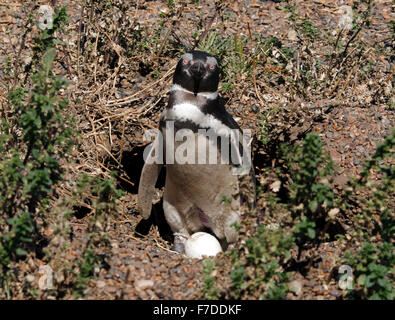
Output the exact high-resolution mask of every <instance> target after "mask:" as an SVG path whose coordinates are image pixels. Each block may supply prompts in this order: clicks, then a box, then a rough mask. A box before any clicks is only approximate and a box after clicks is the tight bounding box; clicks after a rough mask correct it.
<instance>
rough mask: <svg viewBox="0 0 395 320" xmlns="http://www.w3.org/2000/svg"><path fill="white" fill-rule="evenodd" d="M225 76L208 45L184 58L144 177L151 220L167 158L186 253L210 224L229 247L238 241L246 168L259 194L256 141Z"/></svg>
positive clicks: (174, 218)
mask: <svg viewBox="0 0 395 320" xmlns="http://www.w3.org/2000/svg"><path fill="white" fill-rule="evenodd" d="M218 83H219V65H218V62H217V59H216V58H215V57H213V56H212V55H210V54H208V53H206V52H202V51H191V52H188V53H185V54H184V55H183V56H182V57H181V59H180V61H179V62H178V64H177V67H176V70H175V72H174V76H173V86H172V88H171V91H170V98H169V103H168V105H167V107H166V109H165V110H164V111H163V113H162V116H161V118H160V123H159V129H160V132H159V135H158V137H157V138H156V140H155V141H154V143H153V145H152V148H151V150H150V151H149V153H147V154H148V156H147V159H146V163H145V165H144V168H143V171H142V174H141V178H140V184H139V191H138V197H139V210H140V213H141V215H142V216H143V218H145V219H147V218H148V217H149V216H150V213H151V207H152V198H153V194H154V191H155V183H156V180H157V177H158V175H159V172H160V169H161V166H162V164H164V165H165V166H166V182H165V191H164V195H163V209H164V213H165V218H166V220H167V222H168V224H169V225H170V227H171V229H172V231H173V233H174V249H175V250H176V251H177V252H180V253H183V252H184V245H183V244H184V242H185V241H186V239H188V237H189V236H190V235H192V234H193V233H195V232H198V231H202V230H210V231H211V232H212V233H213V234H214V235H215V236H216V237H217V238H218V239H219V240H220V241H221V240H222V241H221V244H222V245H223V247H226V246H227V244H229V243H233V242H235V241H237V239H238V233H237V231H236V229H235V227H234V223H236V222H239V221H240V216H241V210H240V208H241V205H242V204H243V202H246V199H247V198H248V197H247V198H245V197H243V195H241V194H240V190H241V188H240V181H241V180H240V176H241V175H243V176H244V177H245V176H247V181H249V182H250V183H247V184H249V185H250V186H251V188H250V192H251V194H252V195H253V197H255V182H254V178H253V177H254V174H253V167H252V165H251V155H250V153H249V148H248V142H247V141H246V139H245V137H244V136H243V135H242V131H241V129H240V127H239V126H238V124H237V123H236V121H235V120H234V119H233V118H232V116H231V115H230V114H229V113H228V112H227V111H226V109H225V106H224V101H223V99H222V98H221V97H220V96H219V94H218ZM243 169H244V170H243ZM245 169H247V171H246V170H245ZM246 172H247V174H245V173H246ZM243 181H245V179H244V180H243ZM243 184H245V183H244V182H243ZM250 198H251V197H250ZM249 204H251V201H250V203H249Z"/></svg>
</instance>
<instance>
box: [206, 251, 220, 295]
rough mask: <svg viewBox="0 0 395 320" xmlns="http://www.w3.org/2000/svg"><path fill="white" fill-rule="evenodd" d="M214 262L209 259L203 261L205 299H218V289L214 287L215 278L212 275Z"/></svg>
mask: <svg viewBox="0 0 395 320" xmlns="http://www.w3.org/2000/svg"><path fill="white" fill-rule="evenodd" d="M214 268H215V262H214V261H213V260H211V259H205V260H204V261H203V295H204V298H205V299H208V300H216V299H218V295H219V289H218V288H216V286H215V284H216V283H217V281H216V279H215V278H214V276H213V273H214V272H215V271H214Z"/></svg>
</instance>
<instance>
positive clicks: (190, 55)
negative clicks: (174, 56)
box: [181, 53, 193, 61]
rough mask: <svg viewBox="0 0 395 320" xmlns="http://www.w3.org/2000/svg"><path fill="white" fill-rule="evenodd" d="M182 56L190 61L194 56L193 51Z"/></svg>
mask: <svg viewBox="0 0 395 320" xmlns="http://www.w3.org/2000/svg"><path fill="white" fill-rule="evenodd" d="M181 58H182V59H185V60H188V61H189V60H192V59H193V56H192V53H184V54H183V55H182V57H181Z"/></svg>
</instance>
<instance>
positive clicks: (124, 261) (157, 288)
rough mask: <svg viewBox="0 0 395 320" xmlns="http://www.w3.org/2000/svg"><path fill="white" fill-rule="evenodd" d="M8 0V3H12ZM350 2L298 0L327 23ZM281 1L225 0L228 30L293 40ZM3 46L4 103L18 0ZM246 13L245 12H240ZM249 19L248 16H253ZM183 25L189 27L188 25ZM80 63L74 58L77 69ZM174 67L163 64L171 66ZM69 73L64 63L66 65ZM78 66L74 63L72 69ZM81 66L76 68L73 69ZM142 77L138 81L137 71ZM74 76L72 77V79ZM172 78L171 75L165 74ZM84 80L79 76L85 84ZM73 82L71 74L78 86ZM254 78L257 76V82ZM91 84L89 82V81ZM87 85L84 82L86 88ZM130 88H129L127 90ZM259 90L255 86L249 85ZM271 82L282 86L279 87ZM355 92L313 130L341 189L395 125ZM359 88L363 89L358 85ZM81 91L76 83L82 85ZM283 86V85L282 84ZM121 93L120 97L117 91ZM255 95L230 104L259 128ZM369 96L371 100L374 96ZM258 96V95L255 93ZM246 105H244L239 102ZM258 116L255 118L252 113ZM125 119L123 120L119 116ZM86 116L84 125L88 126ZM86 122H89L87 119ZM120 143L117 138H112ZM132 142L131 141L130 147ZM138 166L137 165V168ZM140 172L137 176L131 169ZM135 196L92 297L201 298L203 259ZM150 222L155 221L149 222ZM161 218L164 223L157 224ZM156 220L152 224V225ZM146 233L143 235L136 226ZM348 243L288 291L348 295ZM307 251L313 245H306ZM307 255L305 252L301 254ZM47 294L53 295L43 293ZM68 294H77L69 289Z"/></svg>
mask: <svg viewBox="0 0 395 320" xmlns="http://www.w3.org/2000/svg"><path fill="white" fill-rule="evenodd" d="M376 2H377V4H376V7H375V8H374V10H373V15H372V25H373V27H372V28H370V29H369V30H368V31H367V32H365V33H363V35H362V37H363V38H364V39H365V40H366V41H367V42H368V43H371V42H374V41H376V42H380V41H382V40H383V39H385V38H386V37H388V32H389V30H388V26H387V22H388V21H391V20H393V19H394V5H393V2H391V1H389V0H388V1H387V0H382V1H376ZM3 3H9V4H8V5H6V4H3ZM38 3H45V1H41V2H40V1H38ZM58 3H64V4H65V5H66V6H67V9H68V14H69V15H70V17H71V23H70V25H71V28H70V38H71V39H72V40H73V41H74V42H75V41H76V37H77V33H78V28H77V26H78V23H79V22H78V19H79V18H78V17H79V16H80V13H81V7H80V5H79V4H77V3H76V2H74V1H58ZM341 3H342V4H344V5H346V4H351V3H352V1H332V0H329V1H324V0H319V1H317V0H316V1H300V2H298V7H297V10H298V12H302V13H304V15H305V16H306V17H309V19H311V21H313V22H314V23H315V24H317V25H318V26H319V27H321V28H327V27H334V26H336V25H337V24H338V21H339V17H340V16H341V15H340V14H339V6H340V5H341ZM279 5H280V4H278V3H275V2H273V1H234V2H231V3H227V6H226V8H227V9H226V12H227V20H226V22H225V23H226V24H227V26H228V28H227V30H228V32H231V31H233V32H234V33H237V34H244V35H248V32H249V31H248V24H249V26H250V28H251V31H252V32H253V33H261V34H262V35H263V36H264V37H269V36H275V37H278V38H279V39H281V40H282V41H283V43H284V45H289V44H292V35H290V34H289V25H288V17H289V16H290V14H291V13H290V12H285V11H284V10H279V9H278V7H279ZM200 7H201V8H200V11H198V12H196V11H191V10H189V8H188V6H187V7H186V8H185V10H184V11H183V12H182V14H181V16H180V18H179V19H178V21H177V23H176V24H177V30H181V31H180V32H179V36H180V38H181V39H182V40H183V41H187V39H188V41H190V38H191V32H188V30H192V29H193V28H194V25H195V22H196V20H199V18H202V17H203V19H204V21H207V19H208V18H209V17H212V16H213V13H214V6H213V5H212V4H203V3H202V4H201V5H200ZM0 8H1V13H0V21H1V24H0V33H1V36H0V38H1V39H2V41H0V49H1V50H2V51H3V53H2V55H1V57H0V91H1V94H2V95H3V96H2V97H1V103H2V104H3V103H6V102H5V101H6V100H5V98H4V96H5V92H6V90H7V87H8V85H7V84H6V83H5V82H4V81H5V80H4V79H5V76H4V72H5V63H6V57H7V55H13V54H14V52H13V51H12V49H11V45H10V44H14V43H15V42H16V41H17V39H16V38H17V37H18V36H20V35H19V34H18V33H17V32H19V30H20V29H18V28H19V27H20V26H21V25H23V23H24V22H23V20H22V16H24V13H23V11H21V10H22V6H21V5H20V4H19V3H18V2H13V1H3V2H2V3H1V4H0ZM166 8H167V6H166V1H140V5H139V6H138V9H136V10H135V11H134V12H132V13H131V14H133V15H134V18H135V19H137V21H138V22H139V23H140V25H143V26H145V27H148V28H149V27H150V26H152V25H155V23H157V20H158V14H159V12H160V11H161V10H162V11H163V10H166ZM241 17H242V19H241ZM220 22H221V19H220V17H216V18H215V19H214V22H213V24H212V25H211V28H214V29H215V28H216V26H217V25H218V24H220ZM247 23H248V24H247ZM183 30H184V31H183ZM182 31H183V33H182ZM382 63H383V69H384V70H385V69H386V68H387V70H386V71H388V70H393V62H391V61H384V58H383V61H382ZM74 67H75V66H72V68H73V69H74ZM166 67H170V65H169V64H165V67H164V68H166ZM60 72H61V73H64V74H65V76H66V77H68V75H67V72H66V71H65V70H62V71H60ZM73 72H74V71H73ZM74 74H75V73H74ZM137 78H138V79H140V80H139V81H140V82H139V81H137V80H136V79H137ZM71 80H72V81H74V80H73V79H71ZM125 81H126V82H125V88H123V90H125V92H126V93H127V94H130V93H133V92H135V91H136V90H140V89H141V88H144V86H145V85H146V84H149V83H150V82H152V81H153V80H152V78H149V77H144V76H142V75H137V76H136V78H133V79H130V78H129V79H126V80H125ZM166 81H167V80H166ZM81 83H83V81H81V82H80V84H81ZM74 85H75V83H73V82H72V86H74ZM251 85H252V83H251ZM84 86H85V84H84ZM169 86H170V82H169V83H168V84H167V85H165V87H164V89H163V90H166V88H167V89H168V88H169ZM82 90H86V88H82ZM128 90H129V91H128ZM251 90H253V89H251ZM271 90H277V88H273V89H271ZM354 90H356V91H354V94H356V93H358V92H360V94H358V95H355V96H354V97H353V98H352V99H350V101H352V103H350V104H349V105H341V106H336V107H334V108H332V110H331V111H330V112H328V114H326V115H325V116H324V118H323V119H322V121H315V122H313V123H312V131H313V132H317V133H319V135H320V136H321V137H322V139H323V142H324V146H325V149H326V151H327V152H328V153H329V154H330V156H331V158H332V159H333V161H334V162H335V164H336V165H337V166H338V171H337V176H336V177H335V179H334V184H335V186H336V188H338V189H339V190H341V188H342V187H344V185H345V183H346V182H347V181H348V179H349V178H350V177H351V176H357V175H358V174H359V172H360V169H361V165H362V163H363V160H364V159H365V158H367V157H369V156H371V155H372V153H373V152H374V150H375V146H376V143H378V142H381V141H382V140H383V138H384V137H385V136H386V135H387V134H389V133H390V130H391V128H392V127H394V110H393V109H392V110H391V109H389V108H388V106H387V105H385V104H384V103H381V102H379V103H375V104H371V103H369V101H371V100H372V99H373V96H374V91H373V90H372V89H371V88H368V87H366V86H365V87H363V86H361V87H358V85H357V84H355V85H354ZM358 90H359V91H358ZM77 91H78V90H77ZM279 91H281V90H279ZM147 92H148V95H151V96H154V93H155V87H154V88H152V89H150V90H148V91H147ZM261 93H262V97H263V100H264V101H267V102H268V103H273V102H271V101H270V97H269V96H268V95H270V94H271V93H272V91H267V92H261ZM117 98H118V97H117ZM253 99H254V98H253V97H251V98H248V99H247V100H245V101H242V100H240V99H231V100H230V101H229V104H228V108H229V110H230V112H231V113H232V114H233V115H234V116H235V117H240V118H241V120H240V124H241V126H242V127H244V128H246V127H252V128H253V129H254V130H255V132H256V130H257V129H256V127H257V126H256V122H257V121H254V120H256V119H257V114H259V113H260V112H262V107H261V106H259V104H254V101H251V100H253ZM369 99H370V100H369ZM255 102H256V101H255ZM164 104H165V100H163V102H161V103H159V104H158V110H155V109H153V110H152V112H150V113H147V114H146V115H145V117H144V118H141V119H140V120H141V123H142V124H143V125H144V126H151V127H156V125H157V120H158V116H159V114H160V108H162V107H163V105H164ZM239 105H241V106H242V107H243V108H242V109H241V110H240V109H238V106H239ZM252 106H256V107H255V108H258V110H254V108H253V107H252ZM251 119H252V120H251ZM120 121H121V120H120ZM84 125H85V124H84V123H81V127H82V128H84ZM86 125H87V126H88V125H89V123H88V122H87V124H86ZM133 128H134V127H133V126H132V129H130V130H129V131H128V130H126V131H125V135H127V141H128V142H129V143H130V144H131V146H133V145H134V146H136V145H139V144H140V143H141V134H139V132H137V131H136V132H135V131H134V130H137V129H133ZM114 139H115V140H114V141H115V142H114V144H115V143H116V138H114ZM131 146H128V147H125V150H126V151H130V152H132V151H133V149H132V148H131ZM128 148H129V149H128ZM136 170H137V171H138V169H136ZM130 178H134V179H138V176H134V177H132V176H131V177H130ZM136 202H137V196H136V193H135V191H134V192H130V193H128V194H127V195H126V197H125V200H124V202H123V204H124V209H123V210H124V211H123V212H122V214H120V216H119V218H117V219H114V220H113V221H112V223H111V227H110V230H109V231H108V233H109V236H110V243H111V248H112V249H111V250H112V258H111V261H110V262H109V268H107V270H106V269H105V268H103V269H101V270H100V272H99V274H98V276H97V277H96V278H94V279H92V280H91V281H90V283H89V287H88V288H87V289H86V291H85V297H86V298H87V299H197V298H202V296H201V288H202V282H201V280H202V263H201V261H199V260H194V259H190V258H186V257H184V256H181V255H179V254H176V253H174V252H172V251H171V250H170V247H171V244H170V243H169V242H167V241H166V240H167V239H170V238H171V235H170V233H169V230H168V228H166V226H163V225H162V222H161V221H159V222H158V221H150V222H148V223H144V222H142V221H141V217H139V216H138V214H137V211H136V210H137V208H136ZM87 219H88V217H82V218H81V219H78V218H77V217H74V218H73V221H72V229H73V235H74V237H73V241H72V246H71V248H70V250H69V253H68V254H69V255H70V257H73V256H78V255H79V254H80V251H79V250H80V249H79V246H78V244H79V241H81V240H82V239H84V236H86V225H87ZM150 223H153V225H152V226H151V225H150ZM158 225H159V227H158ZM150 227H151V228H150ZM136 230H137V231H139V233H141V234H143V236H141V235H139V234H138V233H136V232H135V231H136ZM343 249H344V248H342V247H341V246H340V245H339V244H338V243H337V242H336V241H332V242H326V243H322V244H320V246H319V247H318V248H317V249H316V250H317V251H316V254H317V255H318V256H319V257H320V259H319V260H318V261H316V263H314V265H313V266H312V267H311V268H310V269H308V272H307V273H306V274H302V273H301V272H299V271H293V272H292V276H291V287H292V288H293V289H292V290H291V291H290V292H289V293H288V294H287V297H286V298H287V299H317V300H322V299H338V298H341V297H342V296H343V292H342V291H341V290H340V289H339V287H338V284H337V282H336V281H335V280H334V279H333V278H331V277H330V275H331V272H332V270H333V268H334V267H335V266H336V259H337V258H338V257H339V256H340V255H342V253H343ZM306 254H308V253H306ZM302 258H303V257H302ZM42 263H43V262H41V261H40V260H39V259H33V260H32V261H31V264H33V267H32V268H33V269H34V266H35V267H38V266H39V265H41V264H42ZM40 297H41V298H51V297H48V295H47V294H45V293H42V295H41V296H40ZM64 298H65V299H73V296H72V295H70V294H69V293H67V294H66V295H65V296H64Z"/></svg>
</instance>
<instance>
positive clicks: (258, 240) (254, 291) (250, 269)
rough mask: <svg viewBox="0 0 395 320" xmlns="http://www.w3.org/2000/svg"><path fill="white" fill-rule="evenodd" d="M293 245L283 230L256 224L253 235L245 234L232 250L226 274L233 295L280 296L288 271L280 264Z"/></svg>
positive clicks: (285, 284) (282, 292)
mask: <svg viewBox="0 0 395 320" xmlns="http://www.w3.org/2000/svg"><path fill="white" fill-rule="evenodd" d="M293 245H294V241H293V239H292V237H291V236H289V235H286V234H285V232H284V231H283V230H281V229H270V228H268V227H266V226H264V225H263V224H262V225H259V227H258V231H257V235H256V237H251V238H248V239H247V240H246V243H245V245H243V246H242V247H241V249H240V250H239V252H238V253H236V252H235V253H234V257H233V260H234V261H235V263H234V266H233V268H232V271H231V274H230V279H231V287H230V289H231V291H232V294H233V295H234V297H235V298H236V299H239V298H243V296H255V297H257V298H259V299H281V298H283V297H284V296H285V294H286V293H287V291H288V285H287V283H288V280H289V274H288V273H287V272H285V271H284V269H283V267H282V266H283V265H284V264H285V263H286V261H287V260H288V259H289V258H290V255H291V254H290V249H291V247H292V246H293Z"/></svg>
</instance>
